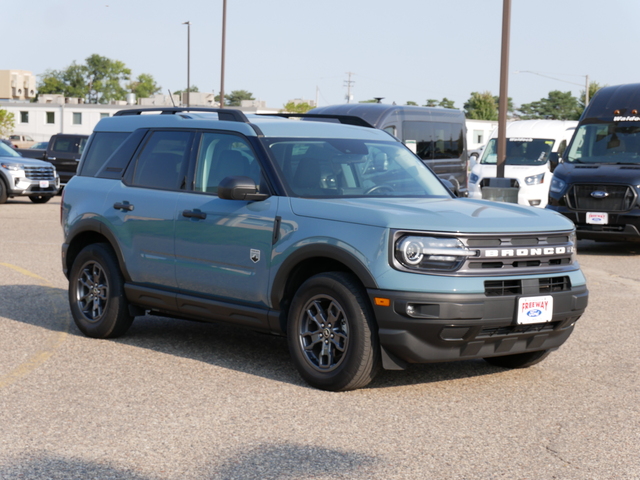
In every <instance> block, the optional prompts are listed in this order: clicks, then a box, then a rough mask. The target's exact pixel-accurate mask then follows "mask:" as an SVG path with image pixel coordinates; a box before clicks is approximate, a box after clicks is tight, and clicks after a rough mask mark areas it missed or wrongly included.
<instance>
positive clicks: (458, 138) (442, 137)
mask: <svg viewBox="0 0 640 480" xmlns="http://www.w3.org/2000/svg"><path fill="white" fill-rule="evenodd" d="M434 130H435V147H434V158H458V157H460V156H461V155H462V150H463V131H462V130H463V129H462V125H461V124H457V123H435V124H434Z"/></svg>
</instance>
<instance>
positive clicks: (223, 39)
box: [220, 0, 227, 108]
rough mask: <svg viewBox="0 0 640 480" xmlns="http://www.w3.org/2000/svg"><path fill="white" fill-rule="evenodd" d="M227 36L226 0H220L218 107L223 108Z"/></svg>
mask: <svg viewBox="0 0 640 480" xmlns="http://www.w3.org/2000/svg"><path fill="white" fill-rule="evenodd" d="M226 37H227V0H222V56H221V60H220V63H221V65H220V108H224V50H225V42H226Z"/></svg>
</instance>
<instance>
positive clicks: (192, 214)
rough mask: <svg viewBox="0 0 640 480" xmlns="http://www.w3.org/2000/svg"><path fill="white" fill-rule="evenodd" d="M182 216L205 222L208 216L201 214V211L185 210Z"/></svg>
mask: <svg viewBox="0 0 640 480" xmlns="http://www.w3.org/2000/svg"><path fill="white" fill-rule="evenodd" d="M182 216H183V217H187V218H197V219H199V220H204V219H205V218H207V214H206V213H204V212H201V211H200V210H183V211H182Z"/></svg>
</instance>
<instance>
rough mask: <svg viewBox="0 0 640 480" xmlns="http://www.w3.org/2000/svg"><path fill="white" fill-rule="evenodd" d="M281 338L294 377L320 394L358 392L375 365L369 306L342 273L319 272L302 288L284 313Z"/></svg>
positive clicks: (377, 355) (376, 346)
mask: <svg viewBox="0 0 640 480" xmlns="http://www.w3.org/2000/svg"><path fill="white" fill-rule="evenodd" d="M287 337H288V343H289V350H290V352H291V357H292V358H293V361H294V364H295V365H296V368H297V369H298V371H299V372H300V375H301V376H302V377H303V378H304V379H305V380H306V381H307V382H308V383H309V384H310V385H312V386H314V387H316V388H320V389H322V390H331V391H344V390H354V389H356V388H361V387H364V386H365V385H367V384H368V383H369V382H371V380H373V378H374V377H375V375H376V373H377V370H378V368H379V365H380V347H379V344H378V335H377V327H376V325H375V321H374V319H373V313H372V311H371V306H370V304H369V302H368V299H367V297H366V293H365V292H364V290H363V288H362V287H361V286H360V284H359V283H358V282H357V280H356V279H355V278H354V277H353V276H352V275H349V274H346V273H342V272H330V273H323V274H319V275H315V276H313V277H311V278H309V279H308V280H307V281H306V282H304V283H303V284H302V286H301V287H300V288H299V289H298V291H297V292H296V295H295V297H294V299H293V302H292V304H291V309H290V311H289V322H288V327H287Z"/></svg>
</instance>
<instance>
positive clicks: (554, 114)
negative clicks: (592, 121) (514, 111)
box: [519, 90, 581, 120]
mask: <svg viewBox="0 0 640 480" xmlns="http://www.w3.org/2000/svg"><path fill="white" fill-rule="evenodd" d="M519 110H520V118H522V119H523V120H530V119H536V118H548V119H551V120H577V119H578V118H580V113H581V109H580V105H579V104H578V99H577V98H576V97H574V96H573V95H572V94H571V92H561V91H560V90H553V91H552V92H549V96H548V97H547V98H541V99H540V100H538V101H537V102H531V103H524V104H522V105H521V106H520V109H519Z"/></svg>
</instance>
